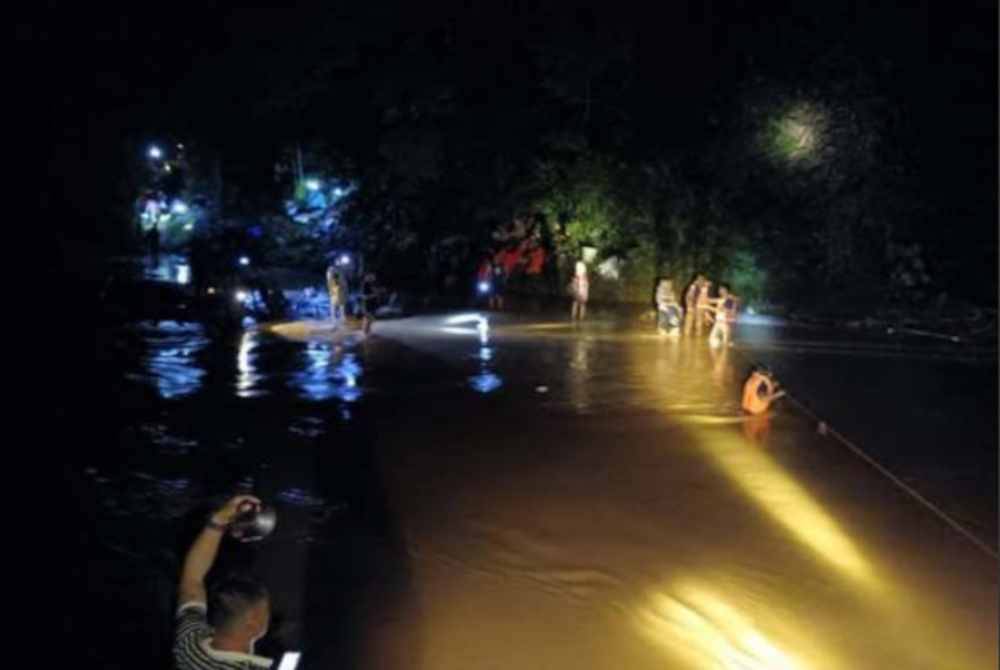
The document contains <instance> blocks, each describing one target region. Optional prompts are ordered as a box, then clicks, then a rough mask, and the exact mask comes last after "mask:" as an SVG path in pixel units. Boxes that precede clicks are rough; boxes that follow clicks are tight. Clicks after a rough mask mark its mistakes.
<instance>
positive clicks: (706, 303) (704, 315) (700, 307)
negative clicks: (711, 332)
mask: <svg viewBox="0 0 1000 670" xmlns="http://www.w3.org/2000/svg"><path fill="white" fill-rule="evenodd" d="M711 291H712V282H710V281H709V280H708V279H705V278H704V277H702V279H701V285H700V286H699V287H698V295H697V297H696V298H695V318H696V323H695V331H696V332H697V334H698V336H699V337H701V335H702V333H703V332H704V328H705V325H706V324H709V323H711V322H712V313H713V308H712V298H711V297H710V293H711Z"/></svg>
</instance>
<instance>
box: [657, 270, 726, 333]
mask: <svg viewBox="0 0 1000 670" xmlns="http://www.w3.org/2000/svg"><path fill="white" fill-rule="evenodd" d="M655 301H656V316H657V318H656V327H657V330H658V331H659V332H660V333H661V334H663V335H666V336H669V337H679V336H680V334H681V328H682V327H683V329H684V334H685V335H688V336H691V335H695V336H697V337H700V336H702V335H703V334H704V330H705V328H706V327H711V331H710V332H709V335H708V343H709V344H710V345H711V346H712V347H728V346H730V344H731V343H732V324H733V322H735V321H736V310H737V307H738V305H739V298H738V297H737V296H735V295H733V294H732V293H730V291H729V288H728V287H727V286H725V285H720V286H719V291H718V294H717V295H715V296H714V297H713V296H712V282H711V281H709V280H708V279H707V278H706V277H705V276H704V275H697V276H696V277H695V278H694V279H693V280H692V281H691V283H690V284H689V285H688V288H687V290H686V291H684V304H683V305H681V303H680V301H678V299H677V293H676V291H675V290H674V283H673V281H671V280H670V279H660V281H659V282H658V283H657V286H656V298H655Z"/></svg>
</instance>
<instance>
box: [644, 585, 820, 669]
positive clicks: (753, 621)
mask: <svg viewBox="0 0 1000 670" xmlns="http://www.w3.org/2000/svg"><path fill="white" fill-rule="evenodd" d="M767 624H768V626H767V628H768V630H767V632H766V633H765V632H764V630H763V626H762V622H761V621H760V617H759V616H751V615H750V614H749V613H747V612H743V611H740V610H739V609H738V608H737V607H735V606H734V605H733V604H732V603H730V602H728V601H727V600H726V599H725V598H723V597H721V596H719V595H718V594H717V593H714V592H712V591H711V590H709V589H707V588H705V587H704V586H701V585H700V584H697V583H680V584H678V585H677V586H675V587H674V588H672V589H670V591H669V592H667V593H658V594H656V595H655V596H654V597H653V598H652V601H651V603H650V605H649V607H648V608H647V609H646V610H645V611H643V612H642V613H641V615H640V621H639V625H640V627H641V628H642V630H643V632H644V633H645V634H646V635H647V636H648V637H649V638H651V639H653V640H654V641H655V642H657V643H658V644H661V645H663V646H665V647H667V648H668V649H669V650H670V651H671V652H673V653H674V654H676V655H678V656H680V657H682V658H684V659H685V660H686V661H687V664H686V666H685V667H688V666H690V667H695V668H705V669H706V670H708V669H710V668H711V669H723V670H807V668H811V667H814V666H812V665H808V664H807V663H806V661H805V660H803V659H802V658H797V657H796V656H795V655H793V654H792V653H791V652H789V651H787V650H786V649H785V648H782V646H779V642H778V640H780V641H781V643H783V644H785V645H788V646H792V647H793V648H794V649H796V650H797V651H800V650H803V649H805V650H808V651H810V652H811V653H810V654H809V657H810V658H811V657H816V658H820V659H822V663H823V667H838V666H836V665H834V664H833V663H831V660H832V659H831V658H830V656H829V654H827V653H826V652H825V651H823V652H820V653H816V652H815V650H814V644H812V643H811V642H810V641H808V640H806V639H803V638H804V637H805V636H804V635H803V634H802V632H801V630H799V627H798V626H796V625H794V622H788V621H774V620H771V621H768V622H767ZM789 642H791V645H789V644H788V643H789Z"/></svg>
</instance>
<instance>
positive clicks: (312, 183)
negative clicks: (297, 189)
mask: <svg viewBox="0 0 1000 670" xmlns="http://www.w3.org/2000/svg"><path fill="white" fill-rule="evenodd" d="M306 188H307V189H309V190H310V191H318V190H319V179H307V180H306Z"/></svg>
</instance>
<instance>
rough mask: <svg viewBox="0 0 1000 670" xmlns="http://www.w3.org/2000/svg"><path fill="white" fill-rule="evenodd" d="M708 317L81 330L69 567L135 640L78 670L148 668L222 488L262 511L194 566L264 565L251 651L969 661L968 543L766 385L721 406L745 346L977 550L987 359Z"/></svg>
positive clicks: (984, 612)
mask: <svg viewBox="0 0 1000 670" xmlns="http://www.w3.org/2000/svg"><path fill="white" fill-rule="evenodd" d="M737 335H738V338H737V345H736V346H734V347H732V348H730V349H723V350H711V349H709V347H708V346H707V344H706V342H705V341H704V340H698V339H690V340H688V339H681V340H669V339H662V338H659V337H657V336H655V335H654V334H652V333H650V332H648V330H647V329H646V328H644V327H641V326H639V325H637V324H634V323H621V322H616V321H610V320H609V321H594V322H591V323H588V324H586V325H584V326H573V325H571V324H569V323H566V322H565V321H562V320H561V319H556V318H535V319H531V318H519V319H514V318H492V319H488V320H486V321H484V320H483V319H482V318H480V316H479V315H477V314H475V313H468V314H462V313H454V314H447V315H441V316H425V317H413V318H409V319H399V320H395V321H384V322H379V323H377V324H376V328H375V334H374V335H373V336H371V337H369V338H367V339H365V338H362V337H360V336H359V335H357V334H356V333H344V332H341V331H337V330H331V329H329V328H326V327H323V326H321V325H319V324H308V323H306V324H286V325H285V326H284V327H281V328H277V329H260V330H253V331H248V332H246V333H242V334H237V335H234V336H232V337H227V338H218V337H210V336H208V335H207V334H206V333H205V332H204V331H203V329H202V328H201V327H200V326H199V325H197V324H194V323H176V322H161V323H152V322H146V323H139V324H132V325H130V326H127V327H124V328H115V329H111V330H108V331H105V332H104V333H103V335H102V340H101V356H102V357H103V359H104V361H105V363H106V365H107V366H108V367H109V369H110V368H113V369H114V370H115V372H114V375H113V378H114V379H113V381H114V383H113V384H112V385H111V391H110V393H111V397H112V398H113V399H114V402H115V406H116V408H117V409H116V411H114V412H109V413H108V416H105V417H94V418H92V420H91V422H90V423H89V425H90V426H91V428H92V429H93V430H95V431H99V432H101V434H103V435H104V436H105V437H106V438H107V439H106V440H104V441H103V442H99V443H98V444H103V445H105V446H103V447H95V448H93V449H88V450H81V451H80V452H79V453H76V454H75V455H74V456H73V459H72V463H71V468H70V476H71V481H72V483H73V486H74V489H73V490H74V493H75V495H76V496H77V498H78V500H79V501H80V510H81V511H80V518H79V523H80V525H81V540H80V542H81V550H82V551H83V552H85V555H86V556H88V557H89V559H90V560H89V561H88V562H87V566H88V567H87V570H85V571H84V572H85V573H86V574H85V575H84V576H83V578H84V579H86V580H89V583H91V584H94V583H98V582H99V583H101V584H103V585H104V586H102V587H101V588H100V589H99V590H98V591H99V593H100V595H99V596H97V600H98V602H97V605H96V606H97V607H98V609H101V608H103V610H102V611H106V612H109V613H110V614H109V616H111V617H113V618H114V617H118V618H120V619H122V621H123V622H124V620H125V619H129V620H130V621H132V622H133V623H132V633H130V635H132V636H133V637H135V638H136V639H140V638H141V637H142V636H143V635H145V636H146V637H145V639H144V640H142V643H140V644H136V645H134V646H130V645H125V646H124V647H121V646H119V647H118V648H114V647H112V646H110V645H109V646H107V647H102V646H101V645H93V648H92V649H91V650H90V652H89V653H90V654H91V656H92V658H91V659H90V660H92V661H93V662H94V663H99V664H100V665H101V666H102V667H114V666H117V665H122V666H124V665H126V664H128V663H132V664H135V663H136V662H141V663H145V664H148V665H154V666H155V665H157V664H161V665H162V664H163V663H164V662H166V645H167V644H168V643H169V616H170V615H169V613H170V609H171V607H172V605H173V603H172V597H173V594H172V590H173V588H174V586H173V581H174V580H175V579H176V574H177V570H178V569H179V561H180V559H181V557H182V551H183V549H184V548H185V545H186V543H187V542H189V541H190V538H191V536H192V533H193V532H194V530H195V529H196V528H197V527H198V525H199V523H200V520H201V519H202V518H203V516H202V515H203V514H204V513H205V512H206V511H207V510H208V504H209V502H210V501H215V500H218V499H219V498H221V497H224V496H226V495H229V494H231V493H233V492H235V491H239V490H252V491H254V492H255V493H256V494H257V495H259V496H261V497H263V498H264V499H266V500H268V501H269V502H271V503H273V504H274V505H275V506H276V507H277V509H278V518H279V522H278V529H277V531H276V532H275V534H274V535H273V536H272V537H271V538H269V539H268V540H267V541H266V542H263V543H261V544H259V545H254V546H246V545H243V546H238V547H230V546H228V545H227V546H225V547H224V548H223V557H222V558H221V559H220V560H222V561H223V562H224V565H223V566H221V567H223V568H225V567H228V566H231V565H252V566H254V567H255V569H256V570H257V571H258V572H259V573H260V574H261V576H262V577H263V578H264V579H265V581H267V583H268V584H269V586H270V587H271V591H272V593H273V597H274V610H275V620H274V622H273V626H272V629H273V630H272V635H270V636H269V638H268V639H267V640H264V641H262V643H261V645H260V647H259V651H261V652H262V653H268V654H272V655H277V654H280V653H281V651H283V650H285V649H299V650H302V651H303V664H302V666H301V667H304V668H327V667H329V668H332V667H357V668H368V667H380V668H396V667H398V668H404V667H405V668H428V669H431V668H433V669H440V668H452V667H454V668H459V667H462V668H467V667H479V668H489V667H498V668H499V667H505V668H511V667H518V668H520V667H546V668H646V667H649V668H654V667H655V668H663V667H670V668H692V669H699V668H706V669H707V668H733V669H736V668H761V669H764V668H768V669H771V668H787V669H792V668H794V669H800V670H806V669H810V668H831V669H838V668H845V669H846V668H885V667H899V668H911V667H912V668H919V667H927V668H980V667H982V668H988V667H995V661H996V654H997V633H996V624H997V606H996V602H997V572H996V568H997V563H996V560H995V558H994V557H992V556H991V555H990V553H989V552H988V551H984V550H983V549H982V548H980V547H978V546H976V545H975V544H974V543H973V542H970V541H969V540H968V539H967V538H966V537H963V536H962V535H961V534H959V533H958V532H956V531H955V530H954V529H953V528H951V527H949V526H948V525H947V524H946V523H944V522H942V520H941V519H940V518H938V517H937V516H935V515H934V513H932V512H931V511H929V510H928V509H927V508H926V507H925V506H923V505H922V504H920V503H919V502H917V501H915V500H914V499H913V498H912V497H911V496H910V495H909V494H907V493H906V492H905V491H903V490H902V489H900V488H899V487H898V486H896V485H895V484H894V483H893V482H891V481H889V480H888V479H886V478H885V477H884V476H883V475H881V474H880V473H879V472H878V471H876V470H875V469H873V468H872V467H871V466H870V465H868V464H866V463H865V462H864V461H862V460H860V459H859V458H857V457H856V456H855V455H853V454H852V453H851V452H850V451H849V450H847V449H845V448H844V447H843V446H842V445H840V444H839V443H838V442H837V441H836V440H834V439H832V438H831V437H830V436H829V435H826V436H824V435H822V434H820V433H817V431H816V422H815V420H814V419H813V418H812V417H811V416H809V415H807V414H805V413H803V412H802V411H799V410H797V409H796V407H795V406H794V405H792V404H791V403H784V404H783V405H780V406H779V407H778V409H777V411H776V412H775V413H774V414H773V415H772V416H771V417H769V418H765V419H760V420H747V419H745V418H744V417H743V416H742V415H741V413H740V411H739V392H740V385H741V383H742V380H743V378H744V377H745V375H746V372H747V370H748V369H749V366H750V364H751V362H753V361H762V362H767V363H768V364H769V365H770V366H771V367H772V368H774V369H775V370H776V371H778V373H779V375H780V376H781V378H782V380H783V381H785V383H786V384H787V385H788V387H789V390H790V391H791V392H792V393H793V394H795V396H796V397H797V398H801V399H802V400H801V402H803V403H804V404H808V407H809V408H810V409H811V411H813V412H815V413H816V414H817V415H819V416H822V417H823V418H824V419H825V420H827V421H829V422H830V423H831V425H833V426H834V427H835V428H837V430H838V432H839V433H843V434H845V435H848V436H849V437H850V438H851V439H852V441H854V442H856V443H857V444H858V445H860V446H862V447H864V448H865V449H866V450H867V451H868V452H869V453H872V454H873V455H875V456H876V457H877V458H878V459H879V461H880V462H885V463H887V464H888V466H889V467H890V468H892V469H893V471H894V472H899V473H900V477H902V478H905V481H907V482H910V483H912V485H913V486H914V487H915V488H917V489H919V490H920V491H921V493H923V494H925V495H926V497H927V498H928V499H930V500H931V501H933V502H934V503H935V504H936V505H938V506H939V507H940V509H942V510H944V511H945V512H946V513H947V514H949V518H955V519H957V520H958V521H959V522H960V523H961V524H962V526H963V527H964V528H968V529H969V530H970V532H971V533H973V534H974V535H975V537H977V538H981V540H982V541H983V543H984V544H985V545H987V547H988V548H989V547H992V548H995V547H996V527H995V523H994V525H992V526H991V525H990V521H989V519H990V518H991V515H992V513H993V511H995V508H996V432H995V425H996V424H995V422H996V401H995V390H994V382H995V376H996V360H995V357H993V358H990V357H989V356H986V357H981V358H978V359H975V360H960V357H956V356H949V355H947V352H945V354H946V355H941V354H940V352H937V353H935V354H934V355H930V354H929V353H928V352H927V351H926V350H920V348H919V347H916V348H913V347H911V348H909V349H899V351H901V352H903V353H905V354H907V355H906V356H894V357H893V356H875V357H874V358H873V357H872V356H870V355H868V353H869V352H870V350H872V349H873V346H874V345H872V344H871V343H869V344H867V345H862V344H861V343H859V344H858V346H857V347H856V351H855V352H854V353H853V354H852V352H851V351H850V347H847V346H845V345H842V344H837V345H836V346H835V347H834V346H832V345H824V346H820V345H818V344H817V345H813V346H812V349H809V347H807V346H802V345H794V344H792V343H794V342H801V341H804V340H803V338H802V337H801V336H800V335H799V334H795V335H789V334H788V333H783V332H781V331H780V329H771V330H767V329H758V330H753V328H752V327H747V328H745V329H743V330H742V331H738V333H737ZM822 335H823V334H822V333H821V334H819V336H817V335H813V336H812V339H811V340H810V341H812V342H814V343H815V342H833V341H835V339H834V338H824V337H823V336H822ZM841 339H842V338H836V341H837V342H840V341H841ZM796 346H798V349H796ZM991 375H992V380H991V379H990V377H991ZM942 387H945V388H949V389H954V390H955V395H957V397H958V399H957V400H942V399H941V397H940V396H939V395H937V394H935V393H932V392H925V391H927V390H928V389H930V390H933V389H935V388H942ZM990 394H993V396H992V400H993V402H992V405H991V406H989V408H988V409H987V403H988V402H989V401H990ZM901 403H903V404H906V406H905V407H901ZM970 405H971V406H970ZM922 408H923V409H922ZM900 417H905V418H906V419H907V420H908V423H906V424H905V427H903V428H899V427H898V425H897V421H898V420H899V419H900ZM951 430H954V431H956V432H955V433H952V434H953V435H960V436H961V438H962V439H961V441H960V444H953V445H952V447H951V449H950V451H951V452H952V453H951V454H950V455H948V456H947V457H946V456H943V455H941V454H940V453H939V447H940V445H941V441H942V440H946V439H947V435H948V434H949V432H948V431H951ZM962 445H964V447H963V446H962ZM973 470H974V471H975V472H973ZM987 470H988V471H989V472H992V473H993V474H992V476H990V475H989V474H984V473H986V471H987ZM970 482H971V484H970ZM109 575H114V576H115V577H114V579H110V578H109V577H108V576H109ZM123 612H128V613H129V614H128V615H127V616H126V615H125V614H123ZM137 621H138V622H144V623H135V622H137ZM94 625H95V626H96V624H94ZM122 625H123V626H124V625H125V624H124V623H123V624H122ZM87 632H88V629H87V624H86V623H85V622H83V621H82V620H81V622H80V631H79V634H80V635H81V636H83V635H86V634H87Z"/></svg>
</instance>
